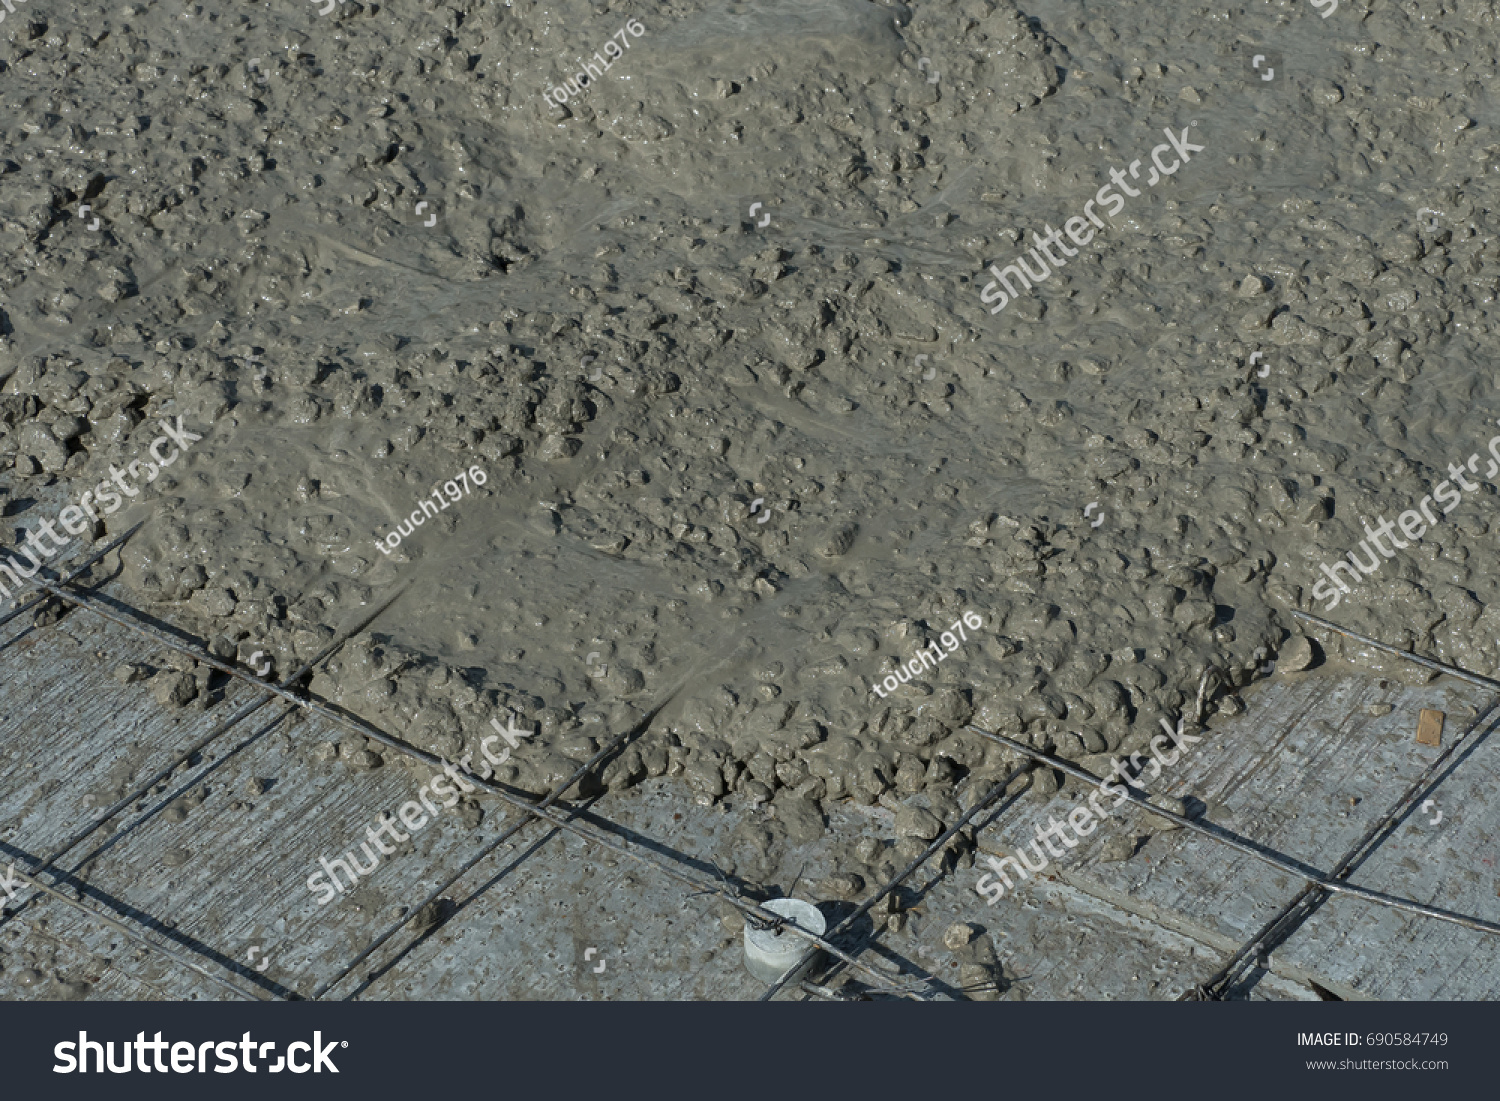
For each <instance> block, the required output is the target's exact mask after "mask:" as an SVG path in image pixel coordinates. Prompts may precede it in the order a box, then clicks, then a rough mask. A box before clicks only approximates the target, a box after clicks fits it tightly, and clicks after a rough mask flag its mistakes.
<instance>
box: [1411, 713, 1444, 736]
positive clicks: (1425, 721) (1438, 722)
mask: <svg viewBox="0 0 1500 1101" xmlns="http://www.w3.org/2000/svg"><path fill="white" fill-rule="evenodd" d="M1443 718H1444V715H1443V713H1442V712H1441V711H1430V710H1428V709H1427V708H1425V707H1424V708H1422V715H1421V717H1420V718H1418V719H1417V743H1418V744H1419V745H1442V744H1443Z"/></svg>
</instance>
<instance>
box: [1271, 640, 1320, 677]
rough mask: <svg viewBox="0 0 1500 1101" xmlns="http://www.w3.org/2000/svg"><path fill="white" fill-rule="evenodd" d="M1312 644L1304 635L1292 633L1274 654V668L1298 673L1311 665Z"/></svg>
mask: <svg viewBox="0 0 1500 1101" xmlns="http://www.w3.org/2000/svg"><path fill="white" fill-rule="evenodd" d="M1314 658H1315V654H1314V652H1313V644H1312V641H1311V640H1310V639H1308V638H1307V637H1306V636H1304V635H1293V636H1292V637H1291V638H1290V639H1288V640H1287V643H1286V645H1285V646H1283V647H1282V648H1281V653H1279V654H1277V655H1276V668H1278V669H1280V670H1282V671H1283V672H1286V673H1300V672H1302V670H1304V669H1306V668H1308V667H1309V666H1310V665H1312V663H1313V660H1314Z"/></svg>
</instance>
